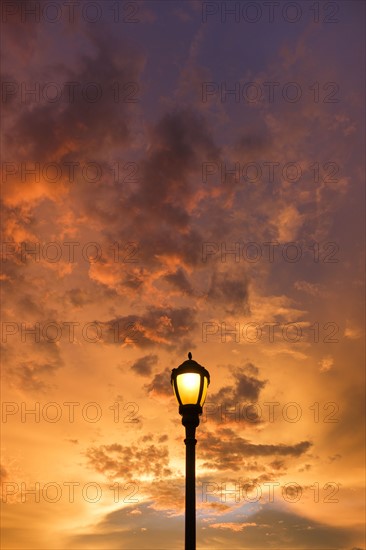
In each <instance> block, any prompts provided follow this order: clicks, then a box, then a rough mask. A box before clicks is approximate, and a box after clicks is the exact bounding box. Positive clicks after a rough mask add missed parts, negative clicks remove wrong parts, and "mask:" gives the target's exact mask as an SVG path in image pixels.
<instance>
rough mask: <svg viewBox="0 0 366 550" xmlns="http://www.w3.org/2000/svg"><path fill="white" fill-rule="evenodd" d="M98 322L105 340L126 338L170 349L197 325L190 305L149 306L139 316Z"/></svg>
mask: <svg viewBox="0 0 366 550" xmlns="http://www.w3.org/2000/svg"><path fill="white" fill-rule="evenodd" d="M100 324H101V325H102V326H103V328H104V330H103V335H104V339H105V341H106V342H107V343H115V344H117V343H119V344H120V343H121V342H128V343H133V344H134V345H135V346H136V347H139V348H146V347H152V346H156V345H159V346H163V347H164V348H166V349H174V348H176V347H177V345H179V341H180V339H181V338H184V337H185V336H186V335H187V334H189V333H190V332H191V331H192V330H193V329H194V328H195V327H196V326H197V321H196V312H195V311H194V310H193V309H191V308H177V309H174V308H166V309H163V308H156V307H149V308H148V309H147V311H146V312H145V313H144V314H142V315H141V316H137V315H128V316H126V317H117V318H115V319H112V320H110V321H108V322H106V323H100Z"/></svg>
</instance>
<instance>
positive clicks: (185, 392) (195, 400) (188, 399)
mask: <svg viewBox="0 0 366 550" xmlns="http://www.w3.org/2000/svg"><path fill="white" fill-rule="evenodd" d="M171 383H172V386H173V390H174V394H175V396H176V398H177V401H178V403H179V413H180V414H181V415H183V414H184V412H185V411H188V410H192V411H196V412H197V413H198V414H202V407H203V404H204V402H205V399H206V395H207V388H208V386H209V384H210V374H209V372H208V371H207V370H206V369H205V368H204V367H203V366H202V365H200V364H199V363H197V361H194V360H193V359H192V354H191V352H189V353H188V360H186V361H184V362H183V363H182V364H181V365H179V367H178V368H176V369H173V370H172V374H171Z"/></svg>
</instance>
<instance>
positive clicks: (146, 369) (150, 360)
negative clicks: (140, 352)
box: [131, 354, 158, 376]
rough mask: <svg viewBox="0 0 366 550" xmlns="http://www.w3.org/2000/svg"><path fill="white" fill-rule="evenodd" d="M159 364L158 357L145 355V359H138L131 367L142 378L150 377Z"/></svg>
mask: <svg viewBox="0 0 366 550" xmlns="http://www.w3.org/2000/svg"><path fill="white" fill-rule="evenodd" d="M157 362H158V356H157V355H153V354H149V355H144V357H140V359H137V361H135V362H134V363H133V365H132V366H131V370H133V371H135V372H136V374H140V375H141V376H148V375H149V374H151V371H152V368H153V367H154V366H155V365H156V364H157Z"/></svg>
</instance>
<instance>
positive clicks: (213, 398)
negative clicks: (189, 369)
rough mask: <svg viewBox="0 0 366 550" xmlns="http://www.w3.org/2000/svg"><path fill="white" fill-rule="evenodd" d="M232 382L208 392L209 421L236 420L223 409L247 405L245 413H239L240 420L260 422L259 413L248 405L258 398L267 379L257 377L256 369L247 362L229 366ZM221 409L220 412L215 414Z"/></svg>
mask: <svg viewBox="0 0 366 550" xmlns="http://www.w3.org/2000/svg"><path fill="white" fill-rule="evenodd" d="M231 372H232V377H233V383H232V384H231V385H227V386H223V387H222V388H220V389H219V391H218V392H216V393H213V394H211V393H210V394H209V396H208V399H207V403H206V404H209V405H210V406H211V409H212V411H213V412H214V414H209V418H210V421H211V420H212V421H214V422H222V421H223V420H225V422H226V423H228V422H230V421H232V422H234V423H235V422H237V420H238V418H237V416H235V415H230V414H229V413H228V412H227V413H225V414H223V413H224V412H225V411H230V410H231V409H232V410H234V409H235V407H239V410H240V408H242V407H243V405H244V404H246V405H247V406H248V409H247V414H246V415H241V418H240V421H241V422H247V423H248V424H258V423H260V422H261V419H260V417H261V415H260V414H258V412H257V410H256V408H255V407H252V408H251V407H250V405H251V403H256V402H257V401H258V399H259V395H260V392H261V391H262V389H263V388H264V387H265V385H266V383H267V381H266V380H260V379H259V378H258V376H257V375H258V369H257V367H255V365H253V364H252V363H247V364H246V365H244V366H241V367H231ZM218 410H221V414H216V413H217V411H218Z"/></svg>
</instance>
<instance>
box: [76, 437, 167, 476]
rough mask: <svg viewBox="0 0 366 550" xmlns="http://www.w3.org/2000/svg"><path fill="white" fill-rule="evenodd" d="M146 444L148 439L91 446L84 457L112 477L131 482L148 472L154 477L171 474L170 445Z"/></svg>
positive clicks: (95, 468)
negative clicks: (125, 443) (127, 443)
mask: <svg viewBox="0 0 366 550" xmlns="http://www.w3.org/2000/svg"><path fill="white" fill-rule="evenodd" d="M151 439H153V438H151ZM146 443H148V441H146V439H145V441H143V440H141V441H140V442H139V443H134V444H132V445H121V444H119V443H112V444H110V445H100V446H99V447H90V448H88V449H87V451H86V452H85V456H86V457H87V459H88V465H89V466H90V467H92V468H93V469H94V470H95V471H97V472H99V473H102V474H104V475H105V476H106V477H108V478H109V479H123V480H129V481H131V480H138V479H139V477H140V476H146V475H152V476H154V477H155V478H161V477H164V476H170V475H171V474H172V471H171V469H170V467H169V451H168V447H167V446H166V445H162V444H161V442H160V443H159V444H158V445H155V444H154V443H151V444H146Z"/></svg>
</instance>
